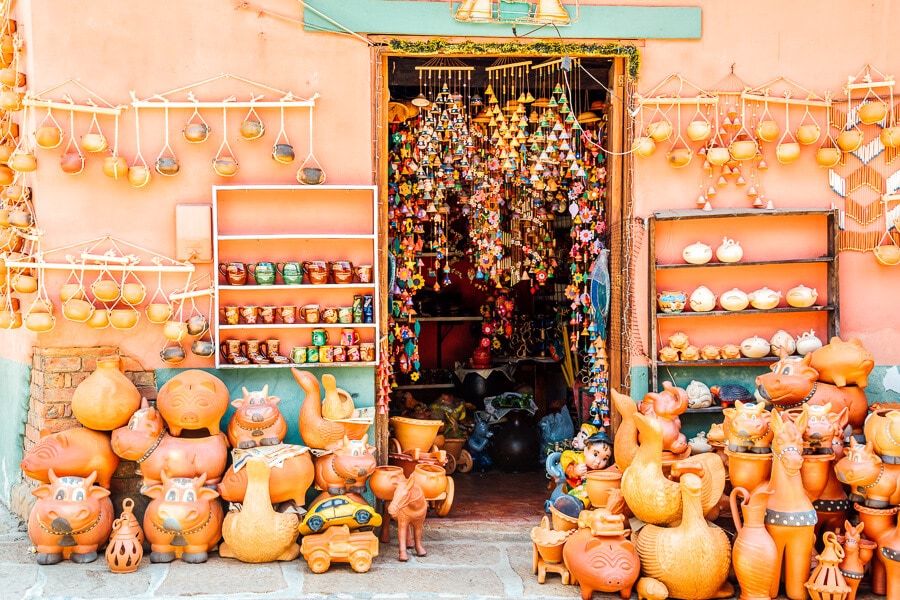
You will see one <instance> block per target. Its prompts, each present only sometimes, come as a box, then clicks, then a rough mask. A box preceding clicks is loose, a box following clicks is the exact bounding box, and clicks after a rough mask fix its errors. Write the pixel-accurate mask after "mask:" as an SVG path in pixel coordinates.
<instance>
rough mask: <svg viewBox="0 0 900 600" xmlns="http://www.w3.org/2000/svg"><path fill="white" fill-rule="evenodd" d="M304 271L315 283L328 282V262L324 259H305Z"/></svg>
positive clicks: (310, 280) (311, 281)
mask: <svg viewBox="0 0 900 600" xmlns="http://www.w3.org/2000/svg"><path fill="white" fill-rule="evenodd" d="M302 264H303V273H304V274H305V275H306V277H307V278H308V279H309V282H310V283H312V284H314V285H321V284H323V283H328V263H326V262H325V261H324V260H306V261H303V263H302Z"/></svg>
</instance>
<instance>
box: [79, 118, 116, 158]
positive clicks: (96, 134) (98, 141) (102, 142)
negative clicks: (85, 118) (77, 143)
mask: <svg viewBox="0 0 900 600" xmlns="http://www.w3.org/2000/svg"><path fill="white" fill-rule="evenodd" d="M107 148H109V142H107V141H106V136H105V135H103V132H102V131H100V124H99V123H98V122H97V114H96V113H95V114H94V116H93V117H92V118H91V126H90V129H88V132H87V133H85V134H84V135H83V136H81V149H82V150H84V151H85V152H103V151H104V150H106V149H107Z"/></svg>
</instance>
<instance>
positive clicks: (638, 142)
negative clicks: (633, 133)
mask: <svg viewBox="0 0 900 600" xmlns="http://www.w3.org/2000/svg"><path fill="white" fill-rule="evenodd" d="M631 151H632V152H634V153H635V154H636V155H637V156H640V157H641V158H649V157H651V156H653V153H654V152H656V142H654V141H653V138H651V137H648V136H642V137H638V138H635V139H634V141H633V142H632V143H631Z"/></svg>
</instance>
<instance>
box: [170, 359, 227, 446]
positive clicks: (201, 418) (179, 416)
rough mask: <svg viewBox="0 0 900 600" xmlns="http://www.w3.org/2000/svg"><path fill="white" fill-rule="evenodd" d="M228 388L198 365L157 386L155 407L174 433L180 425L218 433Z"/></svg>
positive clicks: (176, 432)
mask: <svg viewBox="0 0 900 600" xmlns="http://www.w3.org/2000/svg"><path fill="white" fill-rule="evenodd" d="M229 400H230V398H229V393H228V388H227V387H226V386H225V384H224V383H223V382H222V380H221V379H219V378H218V377H216V376H215V375H210V374H209V373H207V372H206V371H201V370H199V369H189V370H187V371H183V372H181V373H179V374H178V375H176V376H175V377H173V378H172V379H170V380H169V381H168V382H166V384H165V385H163V386H162V387H161V388H160V389H159V394H158V395H157V397H156V408H157V409H158V410H159V413H160V414H161V415H162V418H163V420H165V422H166V424H167V425H168V426H169V431H170V432H171V433H172V435H174V436H179V435H181V430H182V429H190V430H197V429H206V430H207V431H209V434H210V435H216V434H217V433H219V431H220V430H219V422H220V421H221V420H222V417H223V416H225V412H226V411H227V410H228V402H229Z"/></svg>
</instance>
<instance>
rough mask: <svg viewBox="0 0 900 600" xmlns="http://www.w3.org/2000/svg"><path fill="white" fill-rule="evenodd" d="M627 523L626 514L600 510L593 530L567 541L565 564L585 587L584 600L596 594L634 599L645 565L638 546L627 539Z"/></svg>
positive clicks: (583, 531) (591, 526) (586, 529)
mask: <svg viewBox="0 0 900 600" xmlns="http://www.w3.org/2000/svg"><path fill="white" fill-rule="evenodd" d="M624 520H625V517H624V515H612V514H609V513H608V512H606V511H605V509H597V510H595V511H594V515H593V516H592V518H591V525H590V527H582V528H580V529H578V531H576V532H575V533H573V534H572V535H571V536H569V539H568V540H566V545H565V546H563V561H564V563H565V565H566V568H567V569H568V570H569V572H570V573H571V575H572V577H573V578H574V579H575V581H577V582H578V584H579V585H580V586H581V598H582V600H589V599H590V597H591V595H592V594H593V593H594V592H595V591H597V592H603V593H607V594H609V593H613V592H619V595H620V596H621V597H622V598H630V597H631V588H632V586H634V583H635V582H636V581H637V579H638V576H639V575H640V570H641V562H640V558H639V557H638V554H637V550H636V549H635V547H634V544H633V543H632V542H631V540H629V539H627V538H626V537H625V535H626V531H625V528H624V525H623V522H624Z"/></svg>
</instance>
